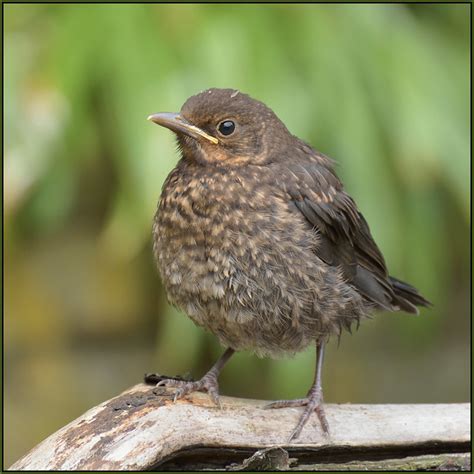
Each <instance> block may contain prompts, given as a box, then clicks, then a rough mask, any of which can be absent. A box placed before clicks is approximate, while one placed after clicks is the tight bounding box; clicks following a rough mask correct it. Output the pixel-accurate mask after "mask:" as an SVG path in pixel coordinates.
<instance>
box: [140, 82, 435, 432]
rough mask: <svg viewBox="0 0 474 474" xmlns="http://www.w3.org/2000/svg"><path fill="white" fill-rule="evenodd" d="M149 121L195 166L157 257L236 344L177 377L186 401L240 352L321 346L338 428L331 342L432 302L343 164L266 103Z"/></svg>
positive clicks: (170, 204)
mask: <svg viewBox="0 0 474 474" xmlns="http://www.w3.org/2000/svg"><path fill="white" fill-rule="evenodd" d="M149 120H151V121H152V122H155V123H156V124H158V125H161V126H163V127H166V128H169V129H170V130H172V131H173V132H174V133H175V134H176V137H177V141H178V145H179V149H180V151H181V159H180V161H179V162H178V165H177V166H176V168H175V169H174V170H173V171H172V172H171V173H170V175H169V176H168V178H167V179H166V181H165V183H164V185H163V190H162V194H161V199H160V203H159V206H158V210H157V213H156V215H155V219H154V225H153V239H154V254H155V257H156V261H157V264H158V269H159V272H160V274H161V278H162V281H163V284H164V286H165V289H166V293H167V296H168V299H169V301H170V302H171V303H172V304H174V305H175V306H177V307H178V308H180V309H181V310H182V311H184V312H185V313H186V314H187V315H188V316H189V317H190V318H191V319H192V320H193V321H194V323H196V324H197V325H199V326H202V327H204V328H205V329H207V330H209V331H211V332H212V333H213V334H215V335H216V336H217V337H218V339H219V341H220V342H221V344H222V345H224V346H226V347H228V349H227V350H226V351H225V352H224V354H223V355H222V357H221V358H220V359H219V360H218V361H217V362H216V364H215V365H214V366H213V367H212V368H211V369H210V370H209V372H207V374H206V375H204V377H203V378H202V379H200V380H199V381H197V382H189V381H183V380H174V379H170V380H164V381H161V382H160V383H159V385H165V386H170V387H176V388H177V391H176V396H175V398H180V397H182V396H184V395H185V394H187V393H190V392H193V391H197V390H199V391H207V392H208V393H209V395H210V396H211V397H212V399H213V400H214V402H215V403H216V404H218V403H219V391H218V383H217V377H218V375H219V372H220V370H221V369H222V367H223V366H224V364H225V363H226V362H227V361H228V360H229V358H230V357H231V356H232V354H233V353H234V352H235V351H242V350H250V351H253V352H255V353H256V354H258V355H260V356H269V357H274V356H280V355H284V354H294V353H295V352H298V351H302V350H303V349H305V348H306V347H307V346H308V345H310V344H316V348H317V351H316V353H317V364H316V376H315V380H314V383H313V385H312V387H311V388H310V390H309V392H308V394H307V397H306V398H303V399H299V400H286V401H278V402H274V403H271V404H270V405H268V406H267V407H269V408H280V407H288V406H292V407H294V406H305V409H304V411H303V414H302V416H301V418H300V420H299V422H298V424H297V425H296V428H295V429H294V430H293V432H292V434H291V437H290V440H292V439H295V438H297V437H298V436H299V434H300V432H301V430H302V428H303V426H304V425H305V423H306V421H307V420H308V418H309V416H310V414H311V413H312V412H314V411H315V412H316V414H317V416H318V418H319V420H320V423H321V426H322V429H323V431H324V432H325V433H328V432H329V426H328V423H327V420H326V416H325V414H324V406H323V394H322V386H321V371H322V364H323V356H324V346H325V344H326V342H327V341H328V339H329V338H330V336H332V335H340V333H341V331H342V330H343V329H350V328H351V325H352V324H353V323H356V324H359V321H360V320H361V319H362V318H364V317H366V316H367V315H369V314H370V313H371V312H373V311H374V310H377V309H384V310H387V311H405V312H407V313H413V314H418V309H417V306H428V305H429V302H428V301H427V300H426V299H425V298H423V297H422V296H421V295H420V294H419V293H418V291H417V290H416V289H415V288H414V287H412V286H411V285H409V284H407V283H404V282H402V281H400V280H398V279H396V278H394V277H391V276H389V274H388V272H387V268H386V265H385V261H384V258H383V256H382V254H381V252H380V250H379V249H378V247H377V245H376V243H375V242H374V240H373V238H372V236H371V234H370V231H369V227H368V225H367V222H366V221H365V219H364V217H363V216H362V214H361V213H360V212H359V210H358V209H357V206H356V204H355V202H354V201H353V199H352V198H351V197H350V196H349V195H348V194H347V193H346V192H345V191H344V188H343V185H342V183H341V181H340V180H339V179H338V177H337V176H336V174H335V172H334V169H333V162H332V160H331V159H329V158H328V157H326V156H325V155H323V154H322V153H319V152H317V151H315V150H313V149H312V148H311V147H310V146H309V145H308V144H306V143H305V142H303V141H302V140H300V139H299V138H297V137H295V136H294V135H292V134H291V133H290V132H289V131H288V129H287V128H286V127H285V125H284V124H283V122H282V121H281V120H280V119H279V118H278V117H277V116H276V115H275V113H274V112H273V111H272V110H271V109H270V108H268V107H267V106H266V105H265V104H263V103H262V102H259V101H257V100H254V99H252V98H251V97H249V96H248V95H245V94H243V93H240V92H238V91H236V90H232V89H209V90H206V91H204V92H201V93H199V94H197V95H195V96H193V97H190V98H189V99H188V100H187V101H186V103H185V104H184V105H183V107H182V109H181V112H180V113H179V114H175V113H158V114H154V115H151V116H150V117H149Z"/></svg>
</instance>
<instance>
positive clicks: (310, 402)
mask: <svg viewBox="0 0 474 474" xmlns="http://www.w3.org/2000/svg"><path fill="white" fill-rule="evenodd" d="M324 344H325V343H324V342H322V341H318V342H317V343H316V354H317V363H316V375H315V378H314V383H313V385H312V387H311V388H310V390H309V392H308V395H307V396H306V398H299V399H297V400H279V401H277V402H273V403H269V404H268V405H265V407H264V408H288V407H301V406H305V407H306V408H305V409H304V411H303V414H302V415H301V417H300V419H299V421H298V424H297V425H296V427H295V429H294V430H293V432H292V433H291V436H290V439H289V441H293V440H295V439H296V438H298V436H299V435H300V433H301V430H302V429H303V427H304V425H305V424H306V422H307V421H308V419H309V417H310V415H311V413H313V411H315V412H316V415H318V418H319V422H320V423H321V428H322V429H323V432H324V434H325V435H329V424H328V422H327V419H326V414H325V413H324V400H323V388H322V383H321V376H322V370H323V360H324Z"/></svg>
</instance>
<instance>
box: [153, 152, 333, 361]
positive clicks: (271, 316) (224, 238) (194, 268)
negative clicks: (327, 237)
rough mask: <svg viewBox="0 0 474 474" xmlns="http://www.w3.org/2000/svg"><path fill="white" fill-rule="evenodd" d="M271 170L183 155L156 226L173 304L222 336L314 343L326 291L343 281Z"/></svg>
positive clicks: (258, 347) (270, 350)
mask: <svg viewBox="0 0 474 474" xmlns="http://www.w3.org/2000/svg"><path fill="white" fill-rule="evenodd" d="M274 177H275V175H273V182H270V180H269V178H267V177H266V175H265V171H263V170H261V168H260V167H257V166H255V167H250V166H249V167H246V169H245V170H242V169H240V170H239V172H238V173H237V172H234V171H233V170H232V169H230V170H229V169H227V170H220V169H219V168H210V167H202V166H199V165H193V164H189V163H187V162H185V161H184V160H182V161H181V162H180V163H179V164H178V166H177V168H176V169H175V170H174V171H173V172H172V173H171V174H170V176H169V177H168V179H167V181H166V182H165V184H164V187H163V192H162V196H161V201H160V204H159V208H158V211H157V213H156V216H155V222H154V227H153V234H154V253H155V256H156V260H157V262H158V268H159V271H160V274H161V277H162V280H163V283H164V285H165V288H166V292H167V295H168V298H169V300H170V302H171V303H173V304H174V305H176V306H178V307H179V308H180V309H182V310H183V311H184V312H185V313H186V314H187V315H188V316H189V317H190V318H191V319H192V320H193V321H194V322H195V323H196V324H198V325H200V326H203V327H205V328H207V329H208V330H210V331H211V332H213V333H214V334H215V335H216V336H217V337H218V338H219V339H220V341H221V342H222V344H224V345H227V346H230V347H232V348H234V349H236V350H241V349H250V350H253V351H255V352H257V353H260V354H262V355H277V354H279V353H282V352H294V351H298V350H301V349H302V348H304V347H305V346H306V345H308V344H309V343H310V342H311V341H314V339H315V337H316V336H317V334H318V332H320V331H322V330H323V326H324V325H325V324H327V323H328V322H327V321H324V317H325V316H324V314H326V313H325V308H324V305H325V304H326V303H327V302H328V298H327V295H326V296H325V297H322V293H321V291H322V292H323V293H324V291H325V288H327V285H331V284H332V283H334V285H333V286H335V283H337V282H336V281H334V282H331V278H337V275H331V274H330V272H329V273H328V269H327V267H326V266H325V265H322V264H321V261H320V260H319V259H317V257H316V255H315V253H314V250H315V248H316V246H317V235H316V233H315V232H313V231H312V229H311V227H310V226H308V223H307V222H306V221H305V220H304V219H303V218H302V217H301V216H300V215H299V213H297V212H295V209H294V207H292V206H294V204H293V203H292V202H291V201H290V200H289V199H288V198H287V197H286V196H285V194H284V191H283V190H282V189H281V187H279V186H278V183H275V182H274V179H275V178H274ZM330 291H332V290H330ZM326 293H327V294H328V291H326ZM327 314H329V313H327Z"/></svg>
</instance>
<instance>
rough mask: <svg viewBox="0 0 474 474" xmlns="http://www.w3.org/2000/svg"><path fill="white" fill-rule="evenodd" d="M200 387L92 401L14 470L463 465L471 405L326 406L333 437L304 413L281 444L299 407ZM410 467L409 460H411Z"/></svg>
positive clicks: (141, 388) (144, 388) (144, 390)
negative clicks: (302, 422) (214, 396)
mask: <svg viewBox="0 0 474 474" xmlns="http://www.w3.org/2000/svg"><path fill="white" fill-rule="evenodd" d="M221 403H222V409H219V408H217V407H215V406H214V405H213V404H212V402H211V401H210V399H209V398H208V396H207V395H205V394H200V393H197V394H193V395H191V396H189V397H186V398H185V399H183V400H179V401H177V402H176V403H173V402H172V393H170V392H167V391H166V389H154V388H153V387H150V386H148V385H144V384H139V385H136V386H134V387H132V388H130V389H129V390H127V391H125V392H124V393H122V394H121V395H119V396H117V397H115V398H112V399H111V400H108V401H106V402H104V403H102V404H100V405H99V406H97V407H95V408H92V409H91V410H89V411H88V412H86V413H85V414H84V415H82V416H81V417H79V418H77V419H76V420H74V421H72V422H71V423H69V424H68V425H67V426H65V427H64V428H62V429H60V430H59V431H57V432H56V433H54V434H52V435H51V436H50V437H48V438H47V439H46V440H44V441H43V442H42V443H40V444H39V445H38V446H36V447H35V448H33V449H32V450H31V451H30V452H29V453H28V454H26V455H25V456H24V457H22V458H21V459H19V460H18V461H17V462H16V463H14V464H13V465H12V466H11V467H10V469H11V470H143V471H144V470H151V469H160V470H164V469H167V470H173V469H184V470H186V469H228V470H234V471H235V470H284V469H290V470H321V469H323V470H361V469H369V470H378V469H383V470H387V469H423V470H426V469H428V470H433V469H434V470H466V469H467V467H469V469H470V455H469V454H467V453H470V445H471V442H470V419H471V417H470V405H469V404H436V405H349V404H346V405H331V404H328V405H326V413H327V418H328V421H329V424H330V426H331V437H330V438H328V437H325V436H324V435H323V434H322V432H321V428H320V426H319V424H318V422H317V418H316V417H314V419H312V420H310V421H309V422H308V424H307V426H306V427H305V429H304V430H303V432H302V434H301V436H300V438H299V439H297V440H296V441H294V442H292V443H288V442H287V440H288V436H289V434H290V432H291V430H292V428H293V427H294V425H295V423H296V422H297V420H298V417H299V414H300V410H299V409H298V408H285V409H280V410H263V409H262V406H263V405H264V404H265V403H267V402H264V401H257V400H242V399H237V398H230V397H221ZM409 466H412V467H409Z"/></svg>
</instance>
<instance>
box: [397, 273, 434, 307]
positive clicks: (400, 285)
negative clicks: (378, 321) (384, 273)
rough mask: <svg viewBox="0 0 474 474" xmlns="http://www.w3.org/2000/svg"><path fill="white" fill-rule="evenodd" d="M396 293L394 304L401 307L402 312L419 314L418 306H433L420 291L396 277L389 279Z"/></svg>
mask: <svg viewBox="0 0 474 474" xmlns="http://www.w3.org/2000/svg"><path fill="white" fill-rule="evenodd" d="M389 279H390V283H391V284H392V287H393V291H394V293H395V301H394V303H395V304H396V305H398V306H399V307H400V309H401V310H402V311H406V312H407V313H412V314H419V311H418V308H417V306H432V304H431V303H430V302H429V301H428V300H427V299H426V298H423V296H421V295H420V293H418V290H417V289H416V288H415V287H413V286H411V285H409V284H408V283H405V282H404V281H401V280H398V279H397V278H394V277H392V276H391V277H389Z"/></svg>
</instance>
